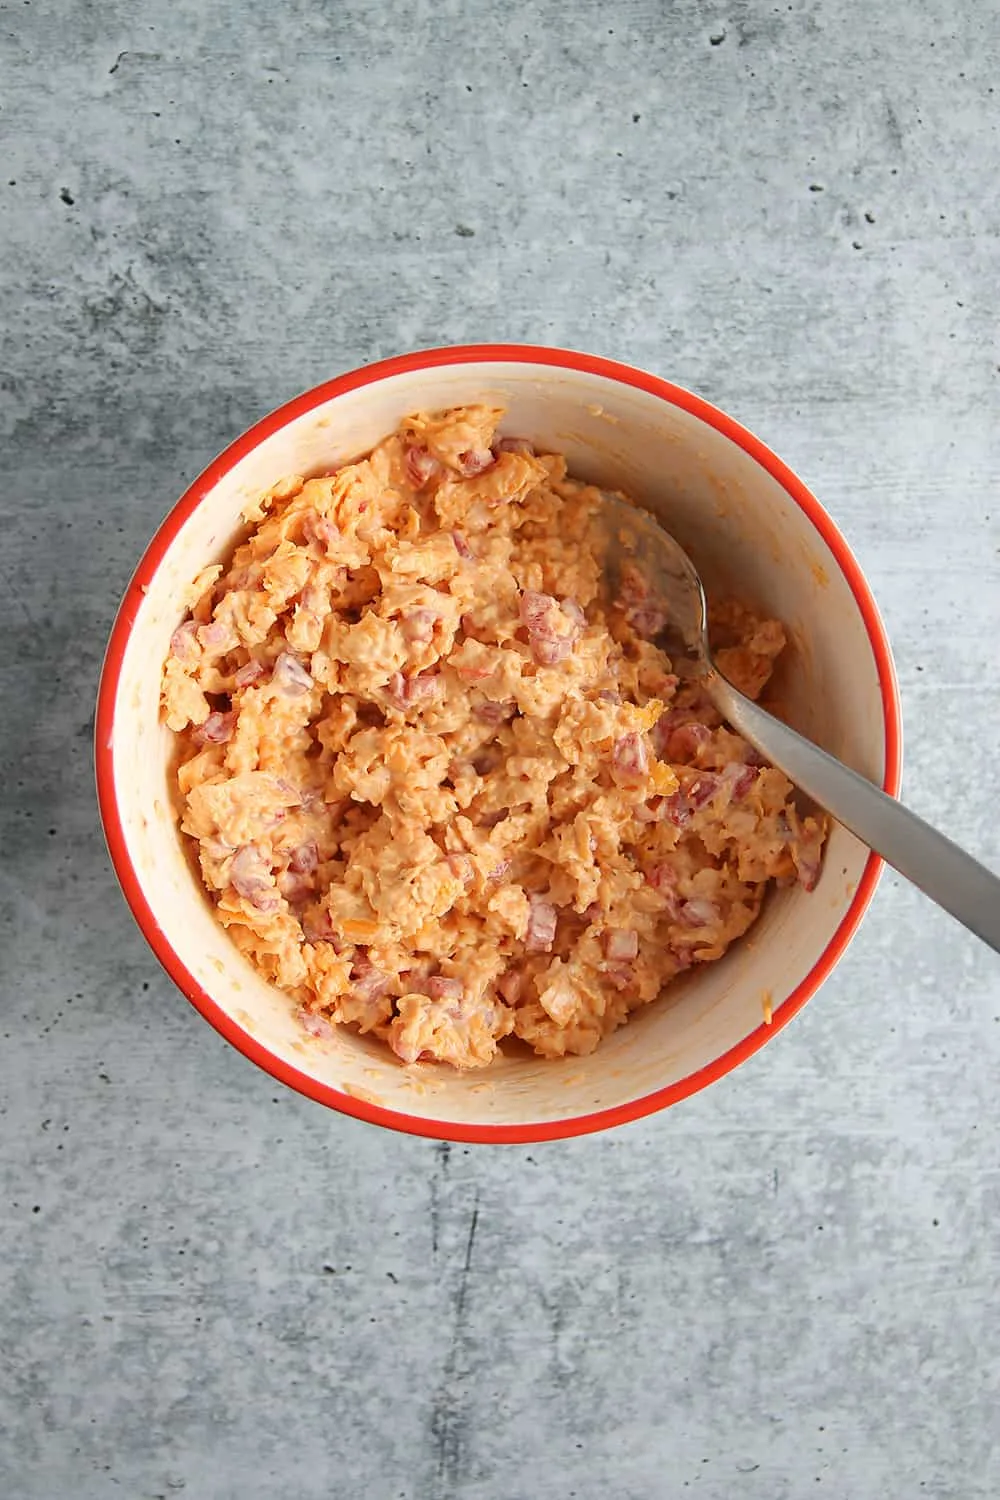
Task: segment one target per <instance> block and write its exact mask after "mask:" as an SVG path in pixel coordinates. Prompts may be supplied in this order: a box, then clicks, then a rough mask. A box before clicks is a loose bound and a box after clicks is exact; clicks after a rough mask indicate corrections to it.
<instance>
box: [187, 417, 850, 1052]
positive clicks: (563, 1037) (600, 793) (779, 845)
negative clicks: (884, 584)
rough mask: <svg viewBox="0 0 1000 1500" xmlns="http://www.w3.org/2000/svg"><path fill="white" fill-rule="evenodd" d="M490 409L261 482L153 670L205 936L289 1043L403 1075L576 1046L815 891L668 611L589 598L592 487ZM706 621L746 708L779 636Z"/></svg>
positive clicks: (786, 806)
mask: <svg viewBox="0 0 1000 1500" xmlns="http://www.w3.org/2000/svg"><path fill="white" fill-rule="evenodd" d="M502 415H503V414H502V412H501V411H499V410H496V409H493V408H490V407H486V406H470V407H464V408H460V409H457V410H453V411H448V412H444V413H437V414H429V415H428V414H419V415H415V416H412V417H410V418H408V419H407V420H406V421H405V422H403V423H402V424H401V426H400V428H399V430H398V431H397V432H396V433H394V434H393V435H392V436H391V437H387V438H386V439H385V440H384V441H383V442H381V443H379V444H378V446H377V447H376V448H375V449H374V451H373V452H372V453H371V454H370V455H369V456H368V457H367V458H364V459H362V460H360V461H359V462H357V463H350V464H347V465H345V466H344V467H343V468H341V469H339V470H337V471H336V472H333V473H328V474H324V475H320V476H317V477H315V478H308V479H307V478H303V477H301V476H297V475H296V476H293V477H291V478H288V479H285V480H283V481H282V482H281V483H280V484H277V485H275V486H274V487H273V488H272V489H271V490H269V491H268V492H267V493H266V494H265V495H263V496H262V497H261V499H260V500H259V502H258V503H257V504H256V505H255V506H254V507H253V508H252V510H251V511H250V512H249V513H248V514H247V516H246V519H247V521H248V523H250V524H251V526H252V528H253V529H252V531H251V533H250V535H249V536H248V537H247V540H246V541H244V542H243V543H242V544H241V545H240V546H238V547H237V549H236V551H235V553H234V555H233V557H232V560H231V562H230V563H229V564H228V566H226V567H222V566H218V565H216V566H213V567H211V568H208V569H206V570H205V571H204V572H203V573H202V574H201V575H200V577H199V578H198V579H197V580H196V582H195V584H194V586H193V589H192V592H191V594H190V596H189V598H190V600H191V601H192V608H191V610H190V613H189V615H188V617H187V618H186V619H185V620H184V622H183V623H182V624H181V625H180V626H179V627H178V629H177V630H176V632H175V634H174V636H173V639H172V642H171V648H170V655H169V657H168V659H167V662H166V666H165V668H164V674H163V705H164V713H165V718H166V722H167V724H168V725H169V727H170V729H171V730H173V731H175V732H176V735H177V737H178V748H179V752H180V760H179V765H178V769H177V786H178V790H179V794H180V805H181V828H182V830H183V832H184V834H185V835H186V836H187V837H188V838H189V839H190V840H191V841H192V843H193V846H194V848H195V850H196V852H197V857H198V861H199V864H200V868H201V874H202V878H203V880H204V884H205V887H206V890H207V892H208V894H209V897H210V899H211V900H212V902H213V903H214V906H215V911H216V915H217V917H218V919H219V921H220V922H222V923H223V924H224V925H225V927H226V928H227V929H228V931H229V933H230V935H231V937H232V939H233V941H234V942H235V943H236V944H237V945H238V947H239V948H240V949H241V950H242V951H243V953H244V954H245V955H246V956H247V958H248V959H249V960H250V962H251V963H252V964H253V965H254V966H255V967H256V968H257V969H258V970H259V971H260V973H261V974H262V975H263V976H264V977H265V978H266V979H267V980H269V981H271V982H273V983H274V984H275V985H277V986H279V987H280V988H281V989H282V990H284V991H285V992H286V993H287V995H288V997H289V1001H290V1003H291V1004H292V1005H293V1006H294V1007H295V1008H296V1010H297V1011H298V1013H299V1015H300V1017H301V1020H302V1023H303V1025H304V1026H305V1028H306V1030H307V1031H310V1032H312V1033H313V1034H314V1035H321V1036H322V1035H330V1034H332V1028H334V1027H336V1026H346V1027H349V1028H352V1029H354V1030H355V1031H357V1032H360V1033H362V1034H365V1035H369V1034H370V1035H372V1036H375V1037H377V1038H379V1039H381V1040H382V1041H384V1042H385V1043H386V1044H387V1045H388V1046H389V1047H390V1048H392V1050H393V1052H394V1053H395V1054H396V1055H397V1056H398V1057H399V1058H400V1059H401V1061H402V1062H403V1063H405V1064H413V1063H417V1062H423V1061H437V1062H441V1063H449V1064H451V1065H453V1066H454V1067H457V1068H472V1067H481V1066H483V1065H485V1064H488V1063H489V1062H490V1061H491V1060H492V1059H493V1058H494V1057H495V1056H496V1055H497V1051H498V1048H499V1047H500V1046H501V1044H502V1043H503V1042H504V1039H505V1038H511V1039H518V1040H519V1041H520V1042H521V1043H522V1044H527V1046H528V1047H530V1048H532V1049H534V1051H535V1052H536V1053H539V1054H541V1055H542V1056H544V1057H549V1058H555V1057H562V1056H564V1055H565V1054H567V1053H577V1054H582V1053H589V1052H591V1051H593V1049H594V1048H595V1047H596V1046H597V1045H598V1043H599V1042H600V1040H601V1038H602V1037H604V1036H606V1035H607V1034H608V1033H609V1032H611V1031H613V1030H614V1029H615V1028H616V1027H618V1026H621V1025H622V1024H623V1023H624V1022H626V1021H627V1020H628V1018H629V1016H630V1015H631V1014H632V1012H633V1011H635V1010H637V1009H639V1008H640V1007H641V1006H644V1005H648V1004H649V1003H650V1002H651V1001H653V1000H655V999H656V998H657V996H659V995H660V994H661V993H662V992H663V990H664V989H665V988H666V987H667V986H669V984H670V982H671V980H673V979H674V978H675V977H676V976H677V975H679V974H683V973H684V972H685V971H686V970H689V969H691V968H692V967H693V966H696V965H698V964H703V963H709V962H711V961H712V960H714V959H717V958H720V957H721V956H722V954H723V953H725V951H726V949H727V948H728V946H729V944H730V943H731V942H733V940H734V939H735V938H738V937H740V936H741V935H742V934H743V933H744V932H746V930H747V928H748V927H749V926H750V925H751V923H752V922H753V921H754V919H755V918H756V916H757V914H758V912H759V911H760V906H761V901H762V899H763V897H764V894H765V891H766V889H767V887H768V884H769V883H771V882H778V883H787V882H789V881H793V880H795V879H798V880H799V881H801V882H802V883H803V884H804V885H805V886H806V887H808V888H811V886H812V885H813V884H814V883H815V880H816V877H817V873H818V870H819V862H820V852H821V846H822V842H823V838H824V832H825V829H824V826H823V823H822V822H821V821H820V820H818V819H816V818H813V817H808V816H806V817H803V816H801V815H800V813H799V812H798V810H797V808H796V805H795V802H794V800H793V795H792V787H791V785H790V783H789V782H788V780H787V779H786V778H785V776H783V775H782V773H781V772H780V771H777V770H774V769H772V768H771V767H769V766H766V765H763V764H761V762H760V760H759V759H758V758H757V757H756V756H755V754H754V753H753V752H752V751H751V749H750V747H749V746H748V745H747V744H746V743H745V741H743V740H742V739H740V737H739V736H738V735H736V734H734V733H733V732H732V731H731V730H730V729H728V728H727V727H726V726H725V724H723V723H722V722H721V721H720V719H719V716H718V714H717V713H716V712H715V711H714V710H713V708H712V707H711V705H710V704H709V703H708V702H707V700H706V699H705V698H704V696H703V695H702V693H701V691H700V688H699V686H698V683H697V681H696V680H695V677H694V674H693V668H692V664H691V663H688V662H685V661H683V660H673V661H671V660H669V659H668V658H667V656H666V655H665V654H664V652H663V650H662V649H660V647H659V646H657V644H656V643H655V641H654V640H652V639H650V638H649V637H650V635H651V634H652V633H653V631H654V629H655V626H656V624H662V620H660V621H658V622H653V621H651V619H650V618H649V609H648V607H647V606H645V605H644V603H643V601H642V600H641V598H640V599H638V601H633V602H632V604H631V605H630V604H629V603H628V601H626V600H618V601H616V602H613V603H609V602H608V601H606V600H605V599H604V597H603V595H602V574H601V566H600V549H599V545H598V539H597V532H596V528H594V527H593V525H592V517H593V514H594V510H595V507H596V506H597V505H598V503H599V496H598V493H597V491H596V490H594V489H593V488H591V487H588V486H587V485H585V484H582V483H579V482H577V481H576V480H574V479H572V478H570V477H569V476H568V475H567V471H566V463H565V460H564V459H563V458H562V457H560V455H558V454H555V453H540V452H536V451H535V450H534V448H533V447H532V445H531V444H530V443H527V442H524V441H520V440H518V439H516V438H509V437H507V438H498V436H497V425H498V423H499V421H500V419H501V417H502ZM712 632H713V639H714V645H715V649H716V657H717V661H718V664H719V666H720V668H721V669H722V671H723V672H725V673H726V675H728V676H729V677H730V678H731V679H732V680H733V681H734V682H735V683H736V684H737V686H739V687H741V688H742V689H743V690H744V691H745V692H748V693H750V694H751V695H753V696H756V695H757V694H759V693H760V691H761V690H762V688H763V687H764V685H765V684H766V682H767V680H768V677H769V675H770V672H771V669H772V666H773V663H774V661H775V658H776V657H777V656H778V654H779V652H780V651H781V650H782V648H783V645H784V633H783V631H782V628H781V626H780V625H779V624H777V623H776V622H774V621H765V620H759V619H757V618H755V617H754V616H753V615H751V614H750V613H749V612H748V611H747V610H746V609H744V608H742V607H741V606H739V605H737V604H733V603H729V604H726V605H724V606H723V607H722V608H720V609H717V610H715V611H714V613H713V618H712ZM509 1045H511V1044H510V1043H508V1046H509Z"/></svg>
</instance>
